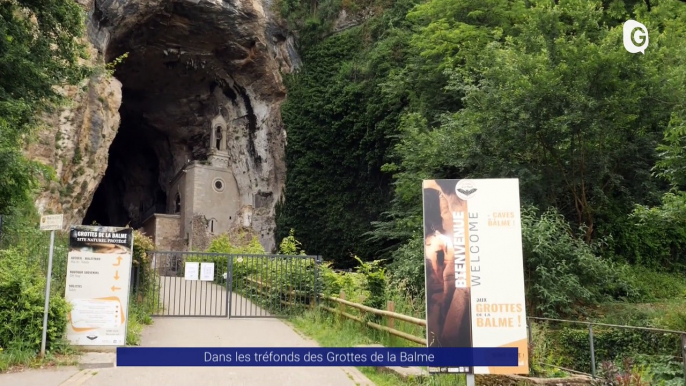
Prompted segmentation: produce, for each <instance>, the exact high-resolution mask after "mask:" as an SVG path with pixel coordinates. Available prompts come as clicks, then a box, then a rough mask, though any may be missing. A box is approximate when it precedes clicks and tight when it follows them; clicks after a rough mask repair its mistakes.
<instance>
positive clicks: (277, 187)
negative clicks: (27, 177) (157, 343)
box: [28, 0, 300, 250]
mask: <svg viewBox="0 0 686 386" xmlns="http://www.w3.org/2000/svg"><path fill="white" fill-rule="evenodd" d="M77 1H78V2H79V4H80V5H81V6H82V7H84V9H85V10H86V11H87V13H88V21H87V37H88V40H89V42H90V48H91V49H92V50H93V55H92V58H93V59H92V61H93V63H94V64H96V65H99V66H101V67H102V66H103V65H104V63H105V62H111V61H112V60H113V59H115V58H118V57H121V56H122V55H124V54H127V55H128V57H126V59H124V61H123V62H122V63H121V64H119V65H118V66H117V67H116V71H115V73H114V78H112V77H108V76H107V75H106V74H102V71H101V72H100V75H95V76H93V77H92V78H91V79H89V80H87V81H86V82H85V83H84V84H83V85H81V86H80V87H73V88H69V89H66V90H65V93H66V95H67V96H68V98H69V99H70V100H71V101H72V103H71V105H70V106H67V107H66V108H64V109H63V110H62V111H61V112H59V114H56V115H54V116H51V117H49V118H48V119H47V125H46V129H45V130H43V132H42V133H41V134H40V141H38V142H37V143H36V144H35V145H33V146H32V147H31V148H30V149H29V150H28V153H29V156H31V157H33V158H35V159H40V160H42V161H43V162H45V163H46V164H49V165H52V166H54V168H55V170H56V174H57V179H58V183H56V184H53V185H52V186H51V187H50V190H49V191H47V192H46V193H44V194H43V195H41V197H40V198H39V199H38V202H37V206H38V208H39V210H41V211H52V212H63V213H64V214H65V215H66V219H67V221H68V223H69V224H78V223H81V222H82V221H83V222H86V223H89V222H91V221H98V222H99V223H102V224H105V225H118V226H123V225H127V224H130V225H132V226H134V227H135V226H138V225H140V224H141V223H142V221H144V220H145V218H143V217H144V216H145V215H146V214H148V213H150V211H151V210H152V211H157V212H162V213H164V212H165V210H168V208H166V207H165V203H166V202H167V201H168V200H167V196H168V195H170V194H171V192H169V191H168V190H169V184H170V182H171V180H172V179H173V178H174V176H175V175H176V174H177V173H179V171H180V170H181V169H182V168H183V166H184V165H186V164H187V163H188V162H189V161H192V160H198V161H203V160H206V159H207V158H208V152H209V149H211V146H212V144H210V143H209V142H210V133H211V130H212V129H213V127H212V123H213V122H216V121H218V120H219V121H221V122H225V124H226V127H227V129H228V132H227V133H228V135H227V137H228V138H224V139H223V140H226V141H227V142H226V148H227V150H228V154H229V160H228V163H229V167H230V169H231V171H232V173H233V175H234V177H235V179H236V185H237V186H238V191H239V195H240V202H241V207H242V208H243V209H242V211H241V215H239V216H237V218H240V219H241V220H242V221H241V222H242V223H241V225H248V226H250V227H252V228H253V229H254V230H255V231H256V232H257V234H258V235H259V237H260V242H261V243H262V244H263V246H264V247H265V249H267V250H273V249H274V248H275V242H274V227H275V224H274V215H275V213H274V209H275V205H276V203H277V202H278V201H279V200H280V198H281V196H282V190H283V186H284V180H285V173H286V166H285V159H284V151H285V149H284V148H285V141H286V135H285V131H284V128H283V124H282V120H281V115H280V106H281V103H282V102H283V101H284V99H285V97H286V89H285V87H284V85H283V79H282V74H284V73H288V72H291V71H294V70H296V69H297V68H298V67H299V66H300V59H299V58H298V56H297V53H296V51H295V47H294V42H293V37H292V35H291V34H289V33H288V31H287V30H286V29H285V28H284V26H283V24H282V23H281V21H280V20H279V19H278V18H277V17H276V16H275V14H274V13H273V12H272V11H271V9H270V8H271V6H272V4H271V2H270V0H99V1H92V0H77ZM217 209H218V210H221V208H217ZM248 213H249V215H248Z"/></svg>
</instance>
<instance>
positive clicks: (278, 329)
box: [0, 295, 373, 386]
mask: <svg viewBox="0 0 686 386" xmlns="http://www.w3.org/2000/svg"><path fill="white" fill-rule="evenodd" d="M224 296H225V295H224ZM232 300H233V299H232ZM239 300H240V299H239ZM165 303H166V302H165ZM141 345H142V346H146V347H316V346H317V344H316V342H314V341H312V340H309V339H306V338H304V337H302V336H301V335H299V334H298V333H296V332H295V331H294V330H293V329H292V328H291V327H290V326H288V325H287V324H286V323H284V322H282V321H280V320H278V319H266V318H262V319H227V318H216V317H214V318H207V317H206V318H202V317H157V318H155V319H154V324H153V325H152V326H148V327H146V328H145V330H144V331H143V335H142V337H141ZM105 356H106V357H107V355H105ZM109 360H110V362H112V361H114V354H109ZM100 362H102V360H100ZM96 367H97V365H96ZM0 385H12V386H34V385H41V386H123V385H137V386H147V385H150V386H153V385H154V386H157V385H159V386H176V385H179V386H182V385H183V386H185V385H207V386H213V385H221V386H234V385H235V386H243V385H245V386H273V385H274V386H275V385H280V386H353V385H365V386H366V385H372V386H373V384H372V383H371V382H370V381H369V380H368V379H367V378H366V377H364V375H362V374H361V373H360V372H359V371H358V370H357V369H355V368H340V367H224V368H222V367H145V368H143V367H141V368H137V367H115V368H112V367H109V368H88V369H83V370H80V369H79V368H76V367H67V368H58V369H51V370H30V371H26V372H23V373H16V374H0Z"/></svg>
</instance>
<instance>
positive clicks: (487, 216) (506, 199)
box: [423, 179, 529, 374]
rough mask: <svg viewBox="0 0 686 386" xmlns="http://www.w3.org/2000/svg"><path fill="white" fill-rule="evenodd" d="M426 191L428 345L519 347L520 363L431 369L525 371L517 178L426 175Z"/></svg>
mask: <svg viewBox="0 0 686 386" xmlns="http://www.w3.org/2000/svg"><path fill="white" fill-rule="evenodd" d="M423 196H424V245H425V247H424V251H425V258H424V261H425V268H426V269H425V272H426V293H427V305H426V306H427V341H428V342H429V345H430V346H431V347H434V346H436V347H517V348H518V350H519V363H518V366H513V367H475V368H451V369H445V370H443V369H436V368H429V371H430V372H441V371H447V372H466V373H471V374H527V373H528V372H529V364H528V353H527V349H528V345H527V330H526V310H525V292H524V259H523V254H522V235H521V232H522V231H521V213H520V202H519V181H518V180H517V179H473V180H472V179H464V180H425V181H424V183H423ZM448 283H453V284H452V285H444V284H448Z"/></svg>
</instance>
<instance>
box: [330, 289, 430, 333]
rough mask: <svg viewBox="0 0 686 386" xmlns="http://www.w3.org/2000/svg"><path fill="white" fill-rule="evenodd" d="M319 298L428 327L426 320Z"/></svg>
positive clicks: (338, 299)
mask: <svg viewBox="0 0 686 386" xmlns="http://www.w3.org/2000/svg"><path fill="white" fill-rule="evenodd" d="M319 296H321V297H323V298H325V299H329V300H332V301H334V302H337V303H342V304H345V305H347V306H351V307H355V308H357V309H360V310H363V311H367V312H369V313H372V314H375V315H379V316H386V317H389V318H393V319H397V320H402V321H403V322H408V323H412V324H416V325H418V326H422V327H426V320H424V319H419V318H415V317H412V316H407V315H403V314H398V313H396V312H391V311H385V310H380V309H378V308H373V307H368V306H364V305H362V304H357V303H353V302H350V301H347V300H343V299H340V298H337V297H334V296H327V295H324V294H320V295H319Z"/></svg>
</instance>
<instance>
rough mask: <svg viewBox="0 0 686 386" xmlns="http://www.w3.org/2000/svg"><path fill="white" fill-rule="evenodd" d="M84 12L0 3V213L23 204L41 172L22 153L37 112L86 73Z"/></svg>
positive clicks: (25, 0) (70, 4)
mask: <svg viewBox="0 0 686 386" xmlns="http://www.w3.org/2000/svg"><path fill="white" fill-rule="evenodd" d="M82 33H83V11H82V10H81V8H80V7H79V5H78V4H77V3H76V2H74V1H71V0H10V1H3V2H1V3H0V213H5V212H7V211H8V210H9V208H10V207H12V206H15V205H17V203H18V201H21V200H26V199H27V198H28V197H29V195H30V193H31V191H32V190H33V189H34V188H35V187H36V177H38V176H39V175H41V174H43V173H44V172H45V169H44V168H42V167H40V166H39V165H38V164H37V163H35V162H31V161H29V160H27V159H25V158H24V157H23V155H22V153H21V149H22V148H23V146H25V145H26V142H27V140H28V139H30V134H31V129H32V128H35V127H36V126H37V124H38V117H39V116H40V113H41V112H43V111H46V110H48V108H49V107H51V106H54V105H55V103H57V102H59V101H60V100H61V98H60V94H59V93H58V91H57V90H56V89H55V86H60V85H63V84H67V83H71V84H73V83H75V82H77V81H79V80H80V79H82V78H83V76H84V75H85V68H84V67H83V66H81V65H80V64H79V61H78V59H79V57H81V56H82V54H83V46H82V45H81V44H80V43H79V39H80V38H81V36H82Z"/></svg>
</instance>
